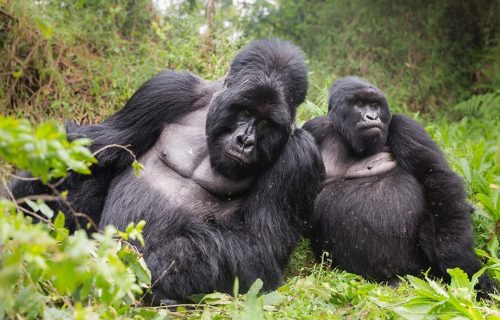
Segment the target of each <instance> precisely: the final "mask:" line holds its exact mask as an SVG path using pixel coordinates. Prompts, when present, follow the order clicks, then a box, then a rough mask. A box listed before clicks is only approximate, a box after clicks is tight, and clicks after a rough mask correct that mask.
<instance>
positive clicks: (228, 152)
mask: <svg viewBox="0 0 500 320" xmlns="http://www.w3.org/2000/svg"><path fill="white" fill-rule="evenodd" d="M224 154H225V155H226V156H227V157H229V158H231V159H234V160H236V161H238V162H239V163H241V164H244V165H249V162H248V160H247V159H245V158H244V157H243V156H242V155H241V154H238V153H236V152H234V151H232V150H225V151H224Z"/></svg>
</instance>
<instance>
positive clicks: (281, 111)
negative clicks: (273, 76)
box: [206, 81, 293, 178]
mask: <svg viewBox="0 0 500 320" xmlns="http://www.w3.org/2000/svg"><path fill="white" fill-rule="evenodd" d="M292 123H293V113H292V112H291V110H290V108H289V107H288V105H287V103H286V101H285V98H284V96H283V93H282V92H281V90H280V88H279V87H277V86H273V83H272V82H270V83H262V84H258V85H255V84H254V83H252V81H247V82H246V83H244V84H243V85H240V86H236V87H228V88H226V89H224V90H223V91H222V92H221V93H220V94H218V95H216V97H215V98H214V99H213V101H212V105H211V108H210V112H209V113H208V116H207V125H206V130H207V137H208V138H207V139H208V140H207V142H208V146H209V155H210V162H211V164H212V166H213V167H214V168H215V169H216V170H217V171H219V172H220V173H221V174H223V175H226V176H228V177H231V178H245V177H248V176H251V175H253V174H255V173H256V172H258V170H261V169H263V168H265V167H267V166H269V165H270V164H271V163H273V162H274V160H275V158H276V156H277V155H279V154H280V153H281V150H282V148H283V146H284V145H285V144H286V141H287V140H288V138H289V136H290V133H291V126H292Z"/></svg>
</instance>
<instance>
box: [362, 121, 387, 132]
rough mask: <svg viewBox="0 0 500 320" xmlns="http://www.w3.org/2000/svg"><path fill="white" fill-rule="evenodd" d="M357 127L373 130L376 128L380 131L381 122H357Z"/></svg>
mask: <svg viewBox="0 0 500 320" xmlns="http://www.w3.org/2000/svg"><path fill="white" fill-rule="evenodd" d="M358 129H359V130H373V129H377V130H380V131H382V124H378V123H359V124H358Z"/></svg>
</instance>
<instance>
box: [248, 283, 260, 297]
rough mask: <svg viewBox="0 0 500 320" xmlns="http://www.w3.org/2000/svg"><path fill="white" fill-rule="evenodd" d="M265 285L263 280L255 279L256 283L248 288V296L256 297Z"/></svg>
mask: <svg viewBox="0 0 500 320" xmlns="http://www.w3.org/2000/svg"><path fill="white" fill-rule="evenodd" d="M263 285H264V283H263V282H262V280H260V279H257V280H255V281H254V283H253V284H252V285H251V286H250V289H248V292H247V296H249V297H256V296H257V294H259V291H260V289H262V286H263Z"/></svg>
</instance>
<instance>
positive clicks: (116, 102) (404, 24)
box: [0, 0, 500, 319]
mask: <svg viewBox="0 0 500 320" xmlns="http://www.w3.org/2000/svg"><path fill="white" fill-rule="evenodd" d="M158 2H159V1H158ZM158 2H155V1H151V0H110V1H105V0H78V1H62V0H42V1H35V0H26V1H16V0H0V65H1V69H0V111H1V114H2V116H1V117H0V159H2V164H1V166H0V169H1V173H0V178H1V182H2V187H0V188H3V187H5V186H6V181H7V180H8V179H10V178H11V173H12V172H13V169H12V167H13V166H16V167H18V168H23V169H28V170H31V171H33V172H34V173H35V174H36V176H38V177H40V178H41V179H42V180H43V181H49V179H51V178H61V177H63V176H64V174H65V172H66V170H68V169H71V170H76V171H79V172H85V171H88V166H89V165H90V164H91V163H93V161H95V160H94V159H93V157H92V155H91V154H90V153H89V152H88V150H87V149H85V148H84V146H85V145H86V144H88V141H77V142H73V143H68V142H67V141H66V140H65V135H64V130H62V128H61V124H62V122H63V121H64V120H67V119H73V120H75V121H77V122H79V123H91V122H98V121H101V120H102V119H103V118H105V117H106V116H108V115H110V114H111V113H112V112H114V111H115V110H117V109H119V108H121V107H122V106H123V104H124V102H125V101H126V100H127V99H128V97H130V96H131V94H132V93H133V92H134V90H135V89H136V88H137V87H138V86H139V85H140V84H141V83H142V82H143V81H145V80H146V79H148V78H149V77H151V76H153V75H154V74H155V73H157V72H158V71H160V70H162V69H164V68H174V69H182V70H190V71H192V72H194V73H197V74H199V75H201V76H202V77H205V78H207V79H215V78H220V77H222V76H223V75H224V74H225V72H226V71H227V68H228V65H229V63H230V61H231V59H232V57H233V56H234V54H235V53H236V52H237V50H238V49H239V48H240V47H241V46H242V45H244V44H245V43H247V42H248V41H250V40H252V39H254V38H259V37H270V36H279V37H282V38H286V39H289V40H292V41H293V42H295V43H296V44H298V45H299V46H301V47H302V48H303V49H304V51H305V52H306V56H307V59H308V65H309V70H310V89H309V95H308V100H307V101H306V103H305V104H304V105H302V107H301V111H300V113H299V119H298V122H299V123H302V122H304V121H306V120H308V119H309V118H310V117H312V116H316V115H319V114H324V113H325V112H326V102H327V96H328V87H329V86H330V84H331V83H332V81H334V80H335V79H336V78H338V77H340V76H345V75H358V76H362V77H365V78H367V79H368V80H370V81H371V82H373V83H375V84H376V85H377V86H378V87H380V88H381V89H382V90H383V91H385V92H386V93H387V96H388V101H389V104H390V105H391V108H392V110H393V111H396V112H404V113H409V114H411V115H412V116H414V117H415V118H416V119H417V120H418V121H419V122H421V123H423V124H424V125H425V126H426V128H427V130H428V132H429V133H430V134H431V136H432V137H433V138H434V139H435V140H436V141H437V142H438V143H439V144H440V146H441V147H442V148H443V150H444V151H445V153H446V155H447V158H448V160H449V161H450V163H451V164H452V167H453V168H454V169H455V170H456V171H457V172H458V173H459V174H461V175H462V176H463V178H464V179H465V181H466V185H467V188H468V191H469V193H470V200H471V202H472V203H473V204H474V206H475V208H476V212H475V213H474V215H473V221H474V230H475V239H476V246H477V248H478V254H479V255H480V256H481V257H482V258H483V261H484V262H485V265H487V266H488V268H487V270H485V272H488V273H489V274H490V275H491V276H492V277H493V278H494V279H496V280H497V281H499V282H500V253H499V248H500V246H499V237H500V236H499V234H500V147H499V146H500V72H499V71H500V70H499V69H500V46H499V43H498V41H499V30H498V28H499V25H500V18H499V14H498V13H499V12H500V4H499V2H498V1H487V0H480V1H465V0H461V1H454V0H445V1H413V2H412V1H401V0H400V1H385V0H380V1H367V0H352V1H346V0H331V1H320V0H298V1H284V0H275V1H268V0H255V1H231V0H208V1H198V0H188V1H167V2H168V3H169V4H170V5H169V6H167V7H166V9H165V8H164V10H163V11H161V10H158V7H157V4H158ZM162 3H163V2H162ZM7 116H8V117H7ZM14 118H22V119H27V120H14ZM47 120H51V121H49V122H46V121H47ZM30 123H34V124H37V125H36V128H33V127H32V126H31V125H30ZM41 123H43V124H41ZM3 195H4V198H2V200H0V318H19V319H22V318H49V319H54V318H68V317H74V318H81V319H88V318H110V319H114V318H117V317H123V318H133V317H135V318H148V319H149V318H163V317H181V318H183V317H184V318H191V317H195V318H203V319H211V318H214V317H219V318H227V317H233V318H238V319H239V318H247V319H259V318H263V317H265V318H277V319H281V318H314V319H315V318H328V319H330V318H345V317H348V318H373V319H380V318H400V317H404V318H409V319H416V318H417V319H418V318H431V319H432V318H435V317H440V318H453V317H463V318H471V319H481V318H485V317H489V318H490V319H499V318H500V311H499V307H498V305H499V303H500V297H499V296H498V295H497V296H493V298H492V300H491V301H479V302H478V301H476V300H475V292H474V291H473V290H472V287H473V283H470V279H467V277H466V276H465V275H464V274H463V273H462V272H461V271H460V270H458V269H456V270H451V271H450V273H451V274H452V276H453V281H452V283H451V284H450V285H445V284H442V283H440V282H439V281H436V280H435V279H428V278H425V277H423V279H418V278H414V277H405V278H404V279H403V284H402V285H401V286H399V287H398V288H391V287H388V286H386V285H384V284H376V283H370V282H367V281H366V280H363V279H361V278H360V277H357V276H355V275H352V274H349V273H346V272H342V271H338V270H335V271H330V270H327V269H325V268H324V267H323V266H322V265H321V264H314V262H313V259H312V257H311V254H310V252H309V250H308V248H307V243H306V242H305V241H303V242H302V243H301V245H300V246H299V248H298V249H297V250H296V252H295V254H294V257H293V259H292V263H291V265H290V267H289V269H288V271H287V278H286V279H285V280H286V282H285V283H284V285H283V286H282V287H280V288H279V289H278V290H277V291H275V292H272V293H267V294H265V295H262V294H261V293H259V291H260V287H261V286H262V284H261V283H260V282H258V281H257V282H256V283H255V284H254V286H253V287H252V289H251V290H250V291H249V292H248V293H247V294H245V295H242V294H239V293H238V286H237V283H236V284H235V294H234V296H229V295H223V294H218V293H214V294H210V295H208V296H205V297H196V299H197V301H198V302H199V303H200V304H199V305H197V306H196V307H195V308H192V307H186V306H178V307H174V308H171V309H170V310H168V309H165V308H162V309H153V308H147V306H144V305H142V304H141V301H142V299H141V297H142V296H143V294H144V293H146V292H147V290H148V288H149V287H150V286H151V283H150V276H149V272H148V270H147V268H146V267H145V266H144V264H143V262H142V259H141V258H140V256H139V255H138V254H137V252H136V250H135V248H134V247H132V246H130V245H128V244H127V240H129V239H139V241H140V239H141V237H140V232H141V230H142V227H143V224H138V225H130V226H129V228H128V229H127V230H126V232H119V231H116V230H114V229H112V228H110V229H107V230H106V231H105V232H103V233H101V234H96V235H94V236H93V237H90V238H89V237H88V236H87V235H86V234H85V233H84V232H78V233H76V234H74V235H68V233H67V230H66V229H65V228H64V227H63V225H64V215H62V214H58V213H53V212H51V211H50V209H48V207H47V206H45V205H44V204H43V201H42V200H43V199H26V200H25V201H26V202H27V203H28V204H29V206H30V207H31V209H32V212H31V214H32V215H36V216H38V217H40V218H42V219H44V220H48V219H50V218H53V216H57V218H55V219H53V220H54V221H53V223H49V224H37V225H33V224H30V221H29V220H30V219H29V218H26V217H25V216H24V215H22V214H21V213H18V212H19V211H20V209H19V208H18V207H17V206H16V204H15V203H14V202H12V201H10V198H9V195H8V192H4V193H3ZM58 196H60V197H62V198H64V197H65V195H64V194H59V195H58ZM472 282H474V279H472Z"/></svg>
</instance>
